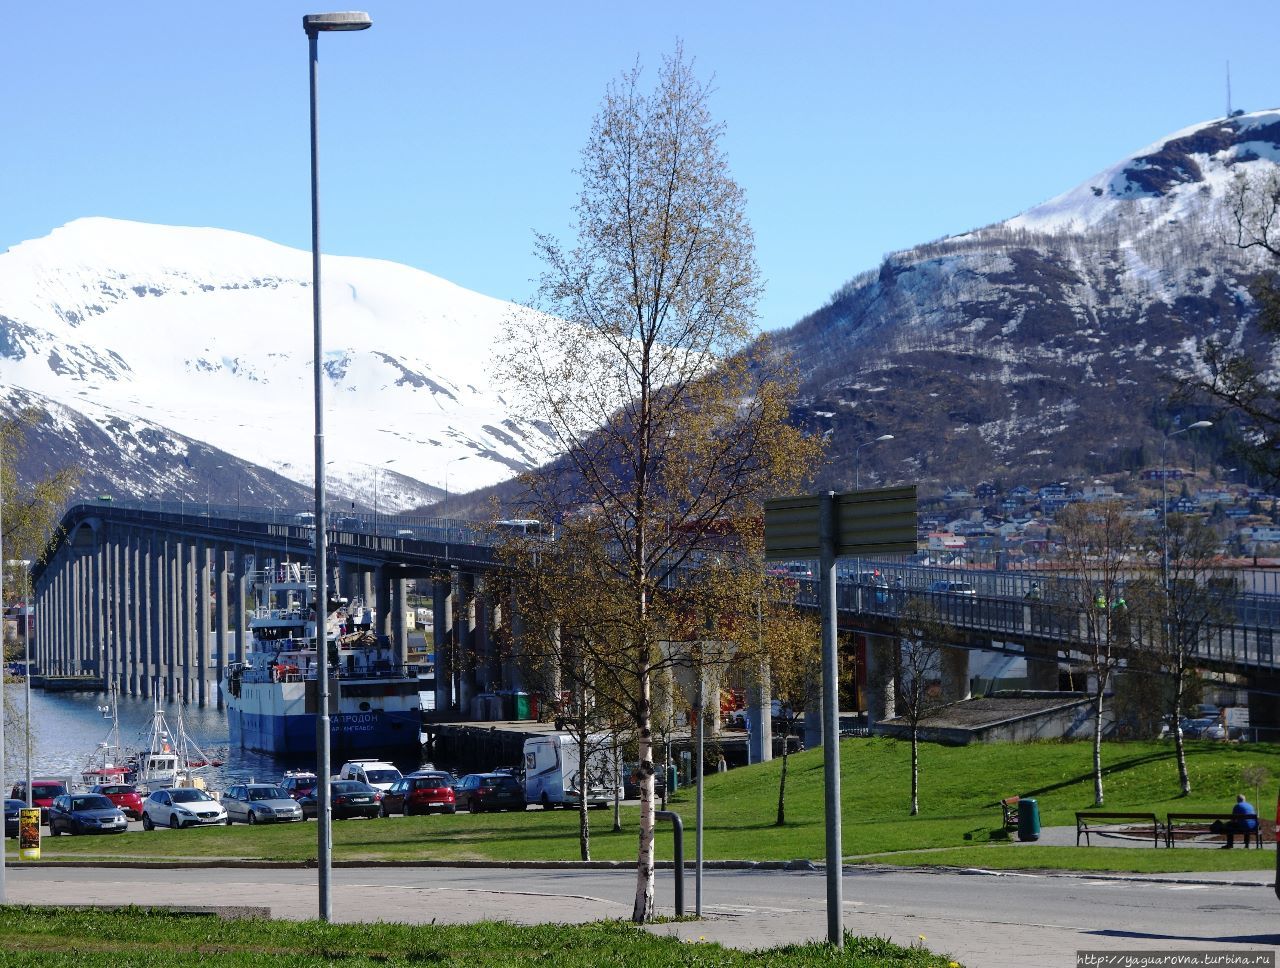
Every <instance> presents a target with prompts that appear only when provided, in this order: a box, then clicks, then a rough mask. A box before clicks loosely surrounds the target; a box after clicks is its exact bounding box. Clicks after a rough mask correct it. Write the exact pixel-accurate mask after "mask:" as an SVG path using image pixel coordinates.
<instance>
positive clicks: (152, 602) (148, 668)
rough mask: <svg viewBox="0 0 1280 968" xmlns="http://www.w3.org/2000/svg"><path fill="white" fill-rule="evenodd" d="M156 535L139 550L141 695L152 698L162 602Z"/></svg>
mask: <svg viewBox="0 0 1280 968" xmlns="http://www.w3.org/2000/svg"><path fill="white" fill-rule="evenodd" d="M155 562H156V555H155V533H154V532H152V531H146V532H144V533H143V534H142V536H141V540H140V541H139V547H138V592H139V594H138V599H139V608H138V635H139V640H138V695H140V696H147V697H150V696H151V692H152V689H153V688H154V679H155V674H156V664H155V650H156V640H155V635H156V630H157V628H158V627H159V626H158V624H157V622H158V611H159V602H158V601H157V600H156V590H155V584H154V582H155Z"/></svg>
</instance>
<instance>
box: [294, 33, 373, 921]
mask: <svg viewBox="0 0 1280 968" xmlns="http://www.w3.org/2000/svg"><path fill="white" fill-rule="evenodd" d="M372 25H373V21H372V20H371V19H370V18H369V15H368V14H367V13H362V12H360V11H348V12H346V13H310V14H307V15H306V16H304V17H303V18H302V29H303V30H304V31H306V34H307V48H308V53H309V55H310V63H311V72H310V73H311V316H312V330H313V332H312V337H313V350H312V353H313V356H312V360H311V374H312V383H313V384H314V391H315V411H316V415H315V423H316V482H315V502H316V568H315V571H316V602H315V605H316V609H315V613H316V687H317V693H318V695H317V709H316V773H317V775H318V776H319V777H320V782H319V783H317V784H316V790H317V791H318V793H317V796H316V808H317V809H316V821H317V823H316V840H317V850H316V853H317V854H318V857H317V865H316V866H317V868H318V869H319V894H320V920H321V921H330V920H332V919H333V901H332V898H331V896H330V887H331V881H332V876H333V870H332V866H333V865H332V847H333V844H332V836H333V807H332V805H331V803H330V799H329V772H330V771H329V649H328V644H329V643H328V628H329V581H328V578H329V576H328V574H327V570H328V560H327V552H328V549H327V548H326V547H325V545H326V541H325V516H324V505H325V493H324V485H325V480H324V358H323V356H322V352H323V349H322V340H321V333H322V329H321V324H320V156H319V152H318V150H317V140H316V121H317V114H316V94H317V84H316V80H317V65H318V47H319V44H318V41H319V39H320V34H321V33H322V32H328V31H338V30H365V29H367V28H368V27H371V26H372Z"/></svg>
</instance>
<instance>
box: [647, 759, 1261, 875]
mask: <svg viewBox="0 0 1280 968" xmlns="http://www.w3.org/2000/svg"><path fill="white" fill-rule="evenodd" d="M679 787H680V777H679V776H677V775H676V765H675V764H674V763H672V764H671V765H670V766H668V767H667V796H671V794H673V793H675V792H676V790H677V789H679ZM1276 863H1280V861H1277V862H1276Z"/></svg>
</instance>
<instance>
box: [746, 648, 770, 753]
mask: <svg viewBox="0 0 1280 968" xmlns="http://www.w3.org/2000/svg"><path fill="white" fill-rule="evenodd" d="M771 699H772V688H771V683H770V675H769V661H768V660H767V659H761V660H760V662H758V663H756V666H755V669H754V675H752V676H751V680H750V682H749V683H748V684H747V762H748V763H767V762H769V760H771V759H773V703H772V701H771Z"/></svg>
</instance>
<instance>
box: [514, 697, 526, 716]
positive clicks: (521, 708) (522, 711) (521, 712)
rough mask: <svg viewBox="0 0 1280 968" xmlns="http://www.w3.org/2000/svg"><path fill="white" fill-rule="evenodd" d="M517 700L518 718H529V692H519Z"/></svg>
mask: <svg viewBox="0 0 1280 968" xmlns="http://www.w3.org/2000/svg"><path fill="white" fill-rule="evenodd" d="M515 700H516V719H528V718H529V694H528V693H527V692H517V693H516V694H515Z"/></svg>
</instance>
